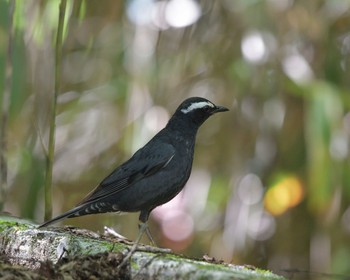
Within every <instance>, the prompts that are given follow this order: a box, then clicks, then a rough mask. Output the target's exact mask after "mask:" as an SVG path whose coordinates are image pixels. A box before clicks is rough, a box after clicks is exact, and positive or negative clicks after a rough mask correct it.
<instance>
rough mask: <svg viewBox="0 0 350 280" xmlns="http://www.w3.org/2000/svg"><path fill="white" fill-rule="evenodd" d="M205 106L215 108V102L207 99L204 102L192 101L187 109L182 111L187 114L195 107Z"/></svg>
mask: <svg viewBox="0 0 350 280" xmlns="http://www.w3.org/2000/svg"><path fill="white" fill-rule="evenodd" d="M205 106H209V107H212V108H214V104H213V103H210V102H207V101H202V102H195V103H192V104H191V105H190V106H188V107H187V108H186V109H182V110H181V112H182V113H184V114H187V113H188V112H191V111H192V110H194V109H198V108H203V107H205Z"/></svg>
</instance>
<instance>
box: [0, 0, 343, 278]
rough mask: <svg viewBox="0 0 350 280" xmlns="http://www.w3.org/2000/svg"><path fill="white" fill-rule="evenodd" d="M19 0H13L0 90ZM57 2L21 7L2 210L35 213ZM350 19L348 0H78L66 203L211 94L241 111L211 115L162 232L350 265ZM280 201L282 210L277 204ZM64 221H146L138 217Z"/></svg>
mask: <svg viewBox="0 0 350 280" xmlns="http://www.w3.org/2000/svg"><path fill="white" fill-rule="evenodd" d="M9 1H11V0H8V1H6V0H2V1H0V77H1V79H0V92H1V93H2V92H3V82H4V75H5V69H4V68H5V59H6V55H7V53H6V46H7V41H8V32H9V31H8V22H7V19H8V7H9ZM59 2H60V1H56V0H55V1H34V0H30V1H29V0H28V1H16V10H15V26H16V36H15V44H14V47H13V54H14V63H13V67H14V71H13V88H12V95H11V111H10V116H11V118H10V123H9V128H8V141H9V147H8V151H7V154H8V165H9V189H8V190H7V191H8V199H7V201H6V204H5V210H6V211H9V212H11V213H13V214H16V215H21V216H23V217H26V218H32V219H34V220H36V221H42V219H43V205H44V203H43V178H44V176H45V168H44V166H45V153H44V150H45V149H46V148H47V140H48V127H49V123H48V120H49V113H50V112H49V108H50V106H49V104H50V100H51V98H52V97H53V88H54V87H53V85H54V68H55V64H54V53H55V48H54V46H55V43H54V42H55V37H56V32H57V23H58V5H59ZM175 2H177V4H178V3H182V4H183V5H185V6H182V10H181V9H180V11H182V12H174V11H175V10H176V7H175V6H174V3H175ZM186 5H187V6H186ZM188 5H192V6H188ZM190 7H192V8H190ZM193 7H194V8H193ZM191 9H192V10H191ZM188 11H192V14H191V13H189V16H188V15H187V14H188ZM196 12H197V17H196ZM174 15H175V16H174ZM185 15H187V18H186V16H185ZM191 16H192V22H191V21H190V20H191ZM198 16H199V17H198ZM186 19H187V23H186ZM349 24H350V1H348V0H342V1H326V0H319V1H298V0H267V1H245V0H240V1H231V0H220V1H205V0H202V1H198V2H195V1H191V0H177V1H175V0H172V1H168V2H166V1H152V0H132V1H113V0H108V1H107V0H105V1H83V0H81V1H68V7H67V21H66V23H65V33H64V44H63V57H62V67H63V74H62V81H61V83H62V92H61V93H60V95H59V98H58V114H57V118H56V124H57V131H56V149H55V152H56V154H55V165H54V175H53V176H54V183H53V188H54V189H53V192H54V213H56V214H58V213H61V212H63V211H65V210H68V209H69V208H71V207H72V206H74V205H75V204H76V203H78V202H79V200H80V199H81V198H82V197H83V196H84V195H85V194H86V193H87V192H89V191H90V190H91V189H92V188H93V187H94V186H95V185H96V184H98V183H99V181H100V180H101V179H103V178H104V177H105V176H106V175H107V174H109V172H111V171H112V170H113V168H114V167H116V166H117V165H118V164H120V163H122V162H123V160H125V159H127V158H128V157H129V156H130V155H131V154H132V153H133V152H134V151H135V150H136V149H137V148H139V147H140V146H142V145H143V144H144V143H146V141H147V140H148V139H150V137H152V136H153V135H154V134H155V133H156V132H157V131H158V130H159V129H160V128H162V126H164V125H165V123H166V121H167V117H168V116H169V115H170V114H172V112H173V111H174V109H175V108H176V107H177V105H178V104H179V103H180V102H181V101H182V100H183V99H185V98H186V97H188V96H194V95H198V96H203V97H207V98H209V99H211V100H212V101H213V102H215V103H217V104H222V105H225V106H227V107H230V108H231V111H230V113H229V114H225V115H221V116H217V117H215V118H213V119H211V120H210V121H208V123H206V124H205V125H204V126H203V127H202V128H201V130H200V132H199V135H198V139H197V147H196V155H195V162H194V174H193V175H194V176H192V177H193V178H192V179H191V181H190V182H189V184H188V186H187V187H186V190H185V191H184V193H182V194H181V195H180V196H179V197H178V198H176V199H175V201H174V202H172V203H171V204H170V205H168V206H163V207H159V209H157V211H155V213H154V215H153V216H152V217H153V219H152V231H153V232H154V233H155V234H156V235H157V236H158V240H159V243H160V245H161V246H169V247H171V248H173V249H174V250H178V251H183V252H186V254H189V255H192V256H197V257H200V256H201V255H202V254H204V253H208V254H209V255H211V256H215V257H216V258H219V259H220V258H223V259H225V260H226V261H233V262H235V263H249V264H253V265H257V266H260V267H267V268H270V269H272V270H274V271H275V272H277V273H279V272H280V273H282V270H283V269H290V268H297V269H299V270H312V271H318V272H327V273H337V274H348V275H349V274H350V269H349V266H348V264H347V262H348V261H347V260H348V257H346V256H349V255H350V246H349V244H350V243H349V237H350V207H349V206H350V191H349V189H350V188H349V187H350V157H349V153H350V90H349V86H350V82H349V81H350V80H349V76H350V72H349V67H350V59H349V57H350V56H349V54H350V32H349V30H348V27H349ZM276 178H278V180H276ZM294 179H296V180H294ZM270 189H271V190H272V189H273V191H271V192H269V191H268V190H270ZM269 193H270V194H271V197H268V194H269ZM271 203H272V204H271ZM277 204H278V207H281V208H278V209H279V211H280V212H279V213H278V214H277V212H273V210H272V211H270V212H269V211H267V210H268V209H276V208H274V206H276V205H277ZM65 223H66V224H73V225H76V226H81V227H85V228H90V229H93V230H99V231H101V230H102V229H103V225H110V226H113V227H115V228H116V229H117V230H118V231H120V233H122V234H124V235H126V236H127V237H129V238H130V239H132V238H134V237H135V236H136V233H137V215H136V214H127V215H123V216H116V215H115V214H105V215H101V216H98V215H96V216H88V217H82V218H79V219H73V220H68V221H66V222H65ZM169 232H170V233H175V236H174V234H173V235H171V234H170V233H169Z"/></svg>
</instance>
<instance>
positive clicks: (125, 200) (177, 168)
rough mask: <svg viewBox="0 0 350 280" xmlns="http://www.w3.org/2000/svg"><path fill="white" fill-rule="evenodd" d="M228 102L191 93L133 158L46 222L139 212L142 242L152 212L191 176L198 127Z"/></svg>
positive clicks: (137, 240) (45, 224)
mask: <svg viewBox="0 0 350 280" xmlns="http://www.w3.org/2000/svg"><path fill="white" fill-rule="evenodd" d="M224 111H228V109H227V108H225V107H222V106H216V105H214V104H213V103H212V102H210V101H209V100H207V99H205V98H201V97H192V98H188V99H186V100H185V101H184V102H182V103H181V105H180V106H179V107H178V108H177V110H176V112H175V113H174V115H173V116H172V117H171V119H170V120H169V122H168V124H167V125H166V127H165V128H163V129H162V130H161V131H160V132H158V134H156V135H155V136H154V137H153V138H152V139H151V140H150V141H149V142H148V143H147V144H146V145H145V146H144V147H142V148H141V149H139V150H138V151H137V152H136V153H135V154H134V155H133V156H132V157H131V158H130V159H129V160H128V161H126V162H125V163H123V164H122V165H120V166H119V167H117V168H116V169H115V170H114V171H113V172H112V173H111V174H110V175H109V176H107V177H106V178H105V179H104V180H103V181H102V182H101V183H100V184H99V185H98V186H97V187H96V188H95V189H94V190H93V191H92V192H91V193H89V194H88V195H87V196H86V197H85V199H83V200H82V201H81V202H80V203H79V204H78V205H77V206H76V207H75V208H73V209H71V210H69V211H68V212H66V213H64V214H61V215H59V216H57V217H55V218H53V219H52V220H49V221H47V222H45V223H43V224H42V225H40V226H39V227H45V226H48V225H50V224H53V223H55V222H57V221H60V220H62V219H65V218H73V217H79V216H83V215H89V214H98V213H106V212H138V211H140V217H139V222H140V223H139V235H138V237H137V239H136V241H135V244H137V243H138V242H139V241H140V239H141V237H142V235H143V233H144V232H145V231H146V233H147V235H148V237H149V238H150V240H151V241H152V242H153V239H152V237H151V235H150V232H149V230H148V227H147V220H148V217H149V214H150V212H151V211H152V210H153V209H154V208H156V207H157V206H159V205H162V204H164V203H166V202H168V201H169V200H171V199H172V198H174V197H175V196H176V195H177V194H178V193H179V192H180V191H181V190H182V189H183V187H184V186H185V184H186V182H187V180H188V178H189V177H190V173H191V169H192V161H193V153H194V145H195V138H196V134H197V130H198V128H199V127H200V126H201V125H202V124H203V122H204V121H205V120H207V119H208V118H209V117H210V116H212V115H213V114H215V113H218V112H224Z"/></svg>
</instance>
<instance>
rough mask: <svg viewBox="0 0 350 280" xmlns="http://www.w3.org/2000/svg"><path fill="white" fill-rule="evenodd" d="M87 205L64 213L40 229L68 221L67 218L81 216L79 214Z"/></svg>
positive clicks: (42, 225)
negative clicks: (64, 220)
mask: <svg viewBox="0 0 350 280" xmlns="http://www.w3.org/2000/svg"><path fill="white" fill-rule="evenodd" d="M84 207H85V205H80V206H77V207H75V208H73V209H71V210H69V211H67V212H66V213H63V214H61V215H59V216H57V217H55V218H53V219H51V220H49V221H46V222H45V223H43V224H41V225H40V226H39V227H38V228H42V227H46V226H48V225H51V224H54V223H57V222H58V221H61V220H63V219H66V218H72V217H75V216H79V212H80V211H81V210H82V208H84Z"/></svg>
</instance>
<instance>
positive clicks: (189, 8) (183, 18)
mask: <svg viewBox="0 0 350 280" xmlns="http://www.w3.org/2000/svg"><path fill="white" fill-rule="evenodd" d="M200 15H201V8H200V6H199V4H198V3H197V2H195V1H193V0H171V1H169V3H168V5H167V6H166V10H165V18H166V21H167V23H168V24H169V25H170V26H172V27H177V28H181V27H186V26H188V25H191V24H193V23H195V22H196V21H197V20H198V18H199V17H200Z"/></svg>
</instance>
